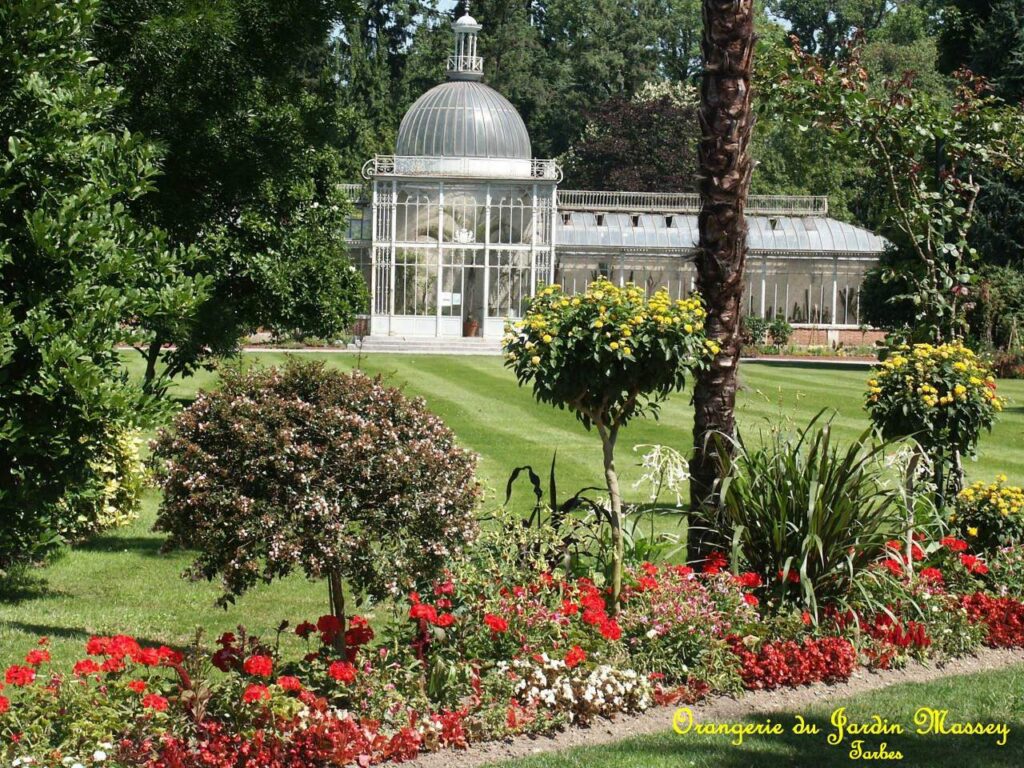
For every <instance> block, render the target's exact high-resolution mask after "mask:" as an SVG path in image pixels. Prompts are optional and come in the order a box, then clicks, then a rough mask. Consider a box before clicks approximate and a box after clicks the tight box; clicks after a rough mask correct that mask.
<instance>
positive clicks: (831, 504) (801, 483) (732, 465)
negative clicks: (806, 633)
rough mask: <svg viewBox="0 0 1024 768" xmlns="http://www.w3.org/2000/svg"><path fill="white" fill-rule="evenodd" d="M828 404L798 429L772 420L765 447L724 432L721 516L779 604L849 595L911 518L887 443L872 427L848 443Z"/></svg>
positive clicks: (742, 557) (811, 605)
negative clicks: (836, 430) (841, 440)
mask: <svg viewBox="0 0 1024 768" xmlns="http://www.w3.org/2000/svg"><path fill="white" fill-rule="evenodd" d="M823 413H824V412H821V413H819V414H818V415H817V416H815V417H814V418H813V419H812V420H811V421H810V423H809V424H807V426H805V427H802V428H800V429H797V430H796V431H794V432H792V433H788V432H785V431H783V430H778V429H776V430H772V432H771V433H770V434H768V435H766V436H764V440H763V441H762V444H761V445H760V446H758V447H753V446H750V445H748V444H747V443H746V442H745V441H744V440H743V439H742V438H738V439H737V440H736V441H735V444H734V445H733V446H732V447H733V452H732V454H730V451H729V450H727V449H726V445H725V444H724V442H720V450H719V460H720V461H721V464H722V473H721V476H722V478H723V480H722V484H721V499H722V508H721V513H720V514H721V522H722V528H721V529H722V530H723V532H724V533H725V535H727V536H728V535H730V534H731V536H732V546H733V548H734V551H735V553H736V554H737V555H738V558H739V561H740V562H742V563H745V564H746V567H747V568H748V569H749V570H751V571H754V572H755V573H757V574H758V575H759V576H760V577H761V580H762V582H763V583H764V584H765V585H766V587H765V589H766V591H767V594H768V595H769V596H770V597H773V598H774V599H775V600H777V603H776V604H777V605H782V604H783V603H785V602H795V603H798V604H802V605H805V606H806V607H807V608H808V610H810V611H812V612H817V611H820V609H821V608H822V607H823V606H824V605H826V604H828V602H829V601H833V600H836V599H837V598H841V597H843V596H845V595H846V594H847V593H848V591H849V589H850V584H851V581H852V579H853V578H854V576H855V575H856V574H857V573H858V572H859V571H862V570H863V569H865V568H866V567H867V566H868V565H870V564H871V563H872V562H874V561H875V560H877V559H878V557H879V555H880V554H881V553H882V552H883V550H884V547H885V543H886V542H887V541H889V540H890V539H893V538H895V537H896V536H898V535H899V533H900V532H901V531H902V530H904V529H905V528H906V523H905V517H906V512H905V509H904V505H903V503H902V495H901V492H900V489H899V488H898V487H893V484H892V477H891V473H890V472H889V470H888V469H887V467H886V466H885V463H884V460H883V459H884V454H885V451H886V450H887V449H888V448H889V446H887V445H885V444H881V445H875V444H874V443H873V442H872V440H871V434H870V432H865V433H863V434H862V435H861V436H860V437H858V438H857V439H855V440H854V441H852V442H851V443H850V444H849V445H848V446H846V447H843V446H841V445H839V444H837V443H836V441H835V439H834V437H833V434H832V425H831V422H830V421H828V420H825V421H823Z"/></svg>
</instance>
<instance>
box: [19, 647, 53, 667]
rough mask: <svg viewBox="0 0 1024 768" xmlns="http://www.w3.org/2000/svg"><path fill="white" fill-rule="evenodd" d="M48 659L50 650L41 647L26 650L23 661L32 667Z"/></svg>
mask: <svg viewBox="0 0 1024 768" xmlns="http://www.w3.org/2000/svg"><path fill="white" fill-rule="evenodd" d="M49 660H50V652H49V651H46V650H43V649H41V648H34V649H32V650H31V651H29V652H28V655H26V656H25V663H26V664H31V665H32V666H33V667H38V666H39V665H40V664H43V663H45V662H47V661H49Z"/></svg>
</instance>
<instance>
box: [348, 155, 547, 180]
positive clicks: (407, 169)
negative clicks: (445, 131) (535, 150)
mask: <svg viewBox="0 0 1024 768" xmlns="http://www.w3.org/2000/svg"><path fill="white" fill-rule="evenodd" d="M381 176H431V177H444V178H463V179H495V178H500V179H536V180H543V181H555V182H558V181H561V180H562V168H561V166H559V164H558V163H557V162H556V161H554V160H541V159H536V158H535V159H533V160H517V159H511V158H498V157H421V156H419V155H375V156H374V157H373V158H371V159H370V160H367V161H366V163H364V165H363V177H364V178H367V179H372V178H374V177H381Z"/></svg>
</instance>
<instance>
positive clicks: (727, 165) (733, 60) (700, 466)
mask: <svg viewBox="0 0 1024 768" xmlns="http://www.w3.org/2000/svg"><path fill="white" fill-rule="evenodd" d="M703 12H704V38H703V41H702V43H701V46H702V50H703V53H704V77H703V80H702V82H701V98H700V124H701V142H700V149H699V161H700V192H701V210H700V219H699V226H700V242H699V248H698V254H697V262H696V263H697V287H698V289H699V290H700V292H701V294H702V295H703V296H704V300H705V301H706V302H707V308H708V318H707V327H706V330H707V334H708V338H709V339H711V340H713V341H715V342H717V343H718V345H719V346H720V348H721V351H720V352H719V353H718V355H716V357H715V359H714V361H713V362H712V363H711V365H710V366H709V367H708V368H707V369H706V370H704V371H701V372H700V373H699V374H698V375H697V377H696V382H695V386H694V395H693V399H694V412H695V413H694V426H693V441H694V456H693V459H692V460H691V462H690V472H691V476H692V478H691V481H690V503H691V506H692V507H693V508H694V509H695V510H697V509H701V510H703V512H704V519H705V521H706V522H708V523H713V521H714V517H715V516H714V514H713V512H712V511H713V509H714V506H715V499H714V483H715V480H716V478H717V474H718V462H717V460H716V458H715V453H716V452H715V446H714V444H713V442H711V441H710V440H709V438H710V437H711V435H713V434H715V433H722V434H725V435H728V436H730V437H731V436H732V435H733V434H734V432H735V426H736V423H735V418H734V414H733V409H734V406H735V403H736V367H737V365H738V364H739V357H740V337H739V323H740V309H741V306H742V298H743V268H744V264H745V262H746V257H747V225H746V221H745V219H744V216H743V211H744V208H745V207H746V201H747V192H748V190H749V189H750V173H751V169H752V161H751V157H750V135H751V131H752V129H753V125H754V115H753V112H752V111H751V104H750V75H751V66H752V60H753V53H754V40H755V37H754V2H753V0H704V2H703Z"/></svg>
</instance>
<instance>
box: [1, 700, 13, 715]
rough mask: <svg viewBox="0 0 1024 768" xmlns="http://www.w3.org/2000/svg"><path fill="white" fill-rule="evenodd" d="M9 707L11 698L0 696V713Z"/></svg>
mask: <svg viewBox="0 0 1024 768" xmlns="http://www.w3.org/2000/svg"><path fill="white" fill-rule="evenodd" d="M10 708H11V700H10V699H8V698H7V697H6V696H0V715H2V714H3V713H4V712H6V711H7V710H9V709H10Z"/></svg>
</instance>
